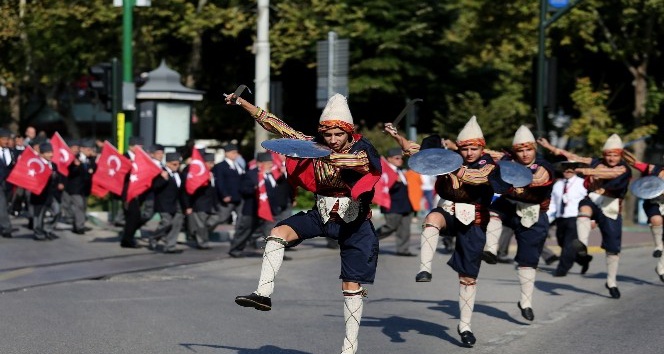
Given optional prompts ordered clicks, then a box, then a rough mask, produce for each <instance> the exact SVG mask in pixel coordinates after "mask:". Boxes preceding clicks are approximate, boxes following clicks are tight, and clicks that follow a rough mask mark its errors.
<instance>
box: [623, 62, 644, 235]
mask: <svg viewBox="0 0 664 354" xmlns="http://www.w3.org/2000/svg"><path fill="white" fill-rule="evenodd" d="M629 69H630V70H629V71H630V72H631V73H632V75H633V76H634V81H633V82H632V84H633V86H634V111H633V112H632V116H633V117H634V126H636V127H638V126H640V125H641V124H642V123H643V122H642V119H643V117H644V116H645V115H646V100H647V99H648V81H647V80H646V75H647V72H648V62H647V61H645V60H644V61H642V62H641V64H640V65H639V66H632V67H630V68H629ZM632 149H633V151H634V155H635V156H636V158H637V159H638V160H640V161H643V158H644V156H645V152H646V142H645V141H644V140H641V141H637V142H636V143H634V144H633V145H632ZM632 174H635V175H634V176H635V177H636V176H638V174H639V172H638V171H636V170H634V169H632ZM637 202H638V200H637V198H636V197H635V196H634V195H633V194H632V193H628V194H627V196H626V197H625V201H624V217H623V222H624V223H625V224H626V225H633V224H634V220H636V215H637V213H638V204H637Z"/></svg>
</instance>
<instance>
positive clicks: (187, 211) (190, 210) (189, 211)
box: [184, 208, 194, 215]
mask: <svg viewBox="0 0 664 354" xmlns="http://www.w3.org/2000/svg"><path fill="white" fill-rule="evenodd" d="M193 212H194V209H192V208H187V209H185V211H184V214H185V215H190V214H191V213H193Z"/></svg>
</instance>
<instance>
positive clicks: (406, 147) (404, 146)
mask: <svg viewBox="0 0 664 354" xmlns="http://www.w3.org/2000/svg"><path fill="white" fill-rule="evenodd" d="M385 132H386V133H387V134H390V136H392V138H394V140H395V141H396V142H397V143H398V144H399V146H401V150H403V153H404V155H406V156H410V155H413V154H415V153H416V152H418V151H420V145H419V144H418V143H416V142H414V141H410V140H408V139H406V138H405V137H403V136H401V135H399V131H398V130H397V128H396V127H395V126H394V125H392V123H385Z"/></svg>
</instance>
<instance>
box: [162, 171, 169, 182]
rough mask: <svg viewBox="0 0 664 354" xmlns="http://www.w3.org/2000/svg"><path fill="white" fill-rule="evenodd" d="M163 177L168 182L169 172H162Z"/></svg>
mask: <svg viewBox="0 0 664 354" xmlns="http://www.w3.org/2000/svg"><path fill="white" fill-rule="evenodd" d="M161 177H163V178H164V179H165V180H168V172H166V171H161Z"/></svg>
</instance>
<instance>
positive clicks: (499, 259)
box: [496, 256, 514, 264]
mask: <svg viewBox="0 0 664 354" xmlns="http://www.w3.org/2000/svg"><path fill="white" fill-rule="evenodd" d="M496 261H497V262H498V263H502V264H512V263H514V260H513V259H512V258H510V257H508V256H498V257H497V258H496Z"/></svg>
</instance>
